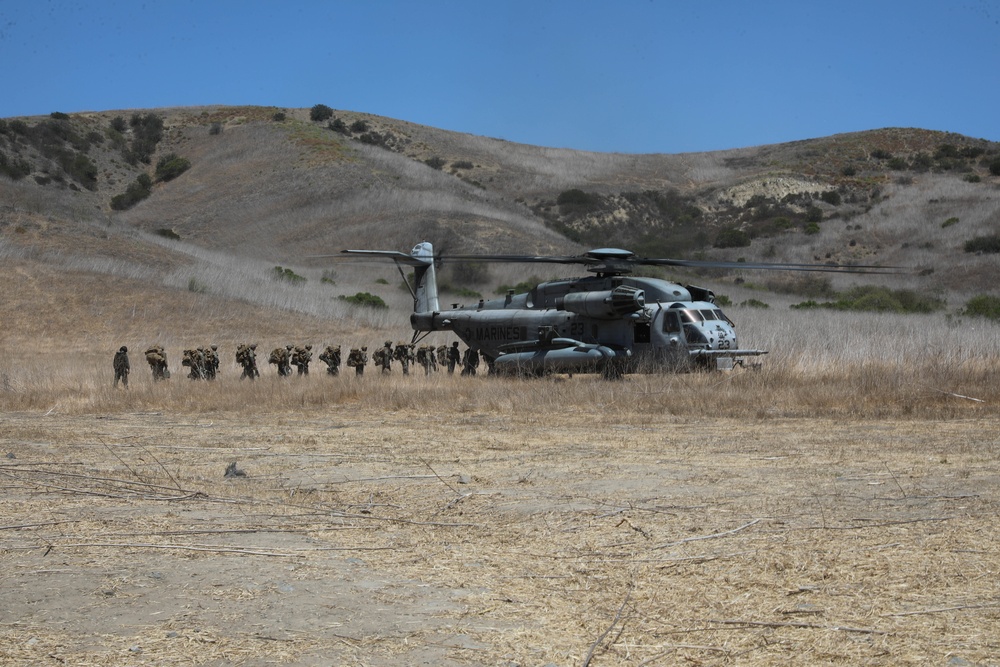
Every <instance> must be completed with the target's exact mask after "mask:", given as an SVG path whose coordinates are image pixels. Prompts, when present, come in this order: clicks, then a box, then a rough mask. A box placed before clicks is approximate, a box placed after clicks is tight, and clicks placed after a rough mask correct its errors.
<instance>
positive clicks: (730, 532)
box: [654, 519, 760, 549]
mask: <svg viewBox="0 0 1000 667" xmlns="http://www.w3.org/2000/svg"><path fill="white" fill-rule="evenodd" d="M758 523H760V519H754V520H753V521H751V522H749V523H745V524H743V525H742V526H740V527H739V528H733V529H732V530H727V531H725V532H722V533H712V534H711V535H700V536H698V537H686V538H684V539H683V540H677V541H676V542H667V543H666V544H661V545H660V546H658V547H654V549H666V548H667V547H674V546H677V545H678V544H684V543H686V542H697V541H699V540H714V539H715V538H717V537H727V536H729V535H733V534H734V533H738V532H740V531H741V530H746V529H747V528H749V527H750V526H754V525H756V524H758Z"/></svg>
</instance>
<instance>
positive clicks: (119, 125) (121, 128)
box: [111, 116, 128, 134]
mask: <svg viewBox="0 0 1000 667" xmlns="http://www.w3.org/2000/svg"><path fill="white" fill-rule="evenodd" d="M111 129H112V130H114V131H115V132H117V133H118V134H124V133H125V130H127V129H128V123H126V122H125V119H124V118H122V117H121V116H115V117H114V118H112V119H111Z"/></svg>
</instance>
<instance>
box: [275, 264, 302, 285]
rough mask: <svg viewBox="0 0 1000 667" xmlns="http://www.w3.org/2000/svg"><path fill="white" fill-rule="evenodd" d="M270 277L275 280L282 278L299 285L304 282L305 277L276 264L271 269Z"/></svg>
mask: <svg viewBox="0 0 1000 667" xmlns="http://www.w3.org/2000/svg"><path fill="white" fill-rule="evenodd" d="M271 277H273V278H274V279H275V280H283V281H285V282H289V283H292V284H293V285H301V284H302V283H304V282H306V279H305V277H303V276H300V275H299V274H297V273H295V272H294V271H292V270H291V269H286V268H282V267H280V266H276V267H274V268H273V269H271Z"/></svg>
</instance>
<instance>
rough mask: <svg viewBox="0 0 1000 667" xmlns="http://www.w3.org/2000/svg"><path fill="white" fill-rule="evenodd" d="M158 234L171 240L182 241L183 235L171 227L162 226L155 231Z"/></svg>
mask: <svg viewBox="0 0 1000 667" xmlns="http://www.w3.org/2000/svg"><path fill="white" fill-rule="evenodd" d="M155 233H156V234H157V235H159V236H162V237H163V238H165V239H170V240H171V241H180V240H181V235H180V234H178V233H177V232H175V231H174V230H172V229H170V228H169V227H160V228H159V229H157V230H156V232H155Z"/></svg>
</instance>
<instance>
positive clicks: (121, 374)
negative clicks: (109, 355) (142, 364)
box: [113, 345, 132, 389]
mask: <svg viewBox="0 0 1000 667" xmlns="http://www.w3.org/2000/svg"><path fill="white" fill-rule="evenodd" d="M113 365H114V368H115V383H114V386H115V387H117V386H118V381H119V380H121V381H122V386H123V387H125V388H126V389H128V373H129V371H130V370H132V367H131V366H130V365H129V363H128V348H127V347H125V346H124V345H122V346H121V347H120V348H118V351H117V352H115V359H114V362H113Z"/></svg>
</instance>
